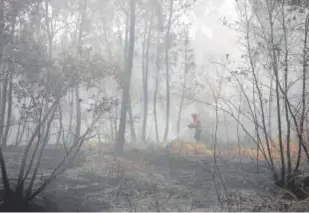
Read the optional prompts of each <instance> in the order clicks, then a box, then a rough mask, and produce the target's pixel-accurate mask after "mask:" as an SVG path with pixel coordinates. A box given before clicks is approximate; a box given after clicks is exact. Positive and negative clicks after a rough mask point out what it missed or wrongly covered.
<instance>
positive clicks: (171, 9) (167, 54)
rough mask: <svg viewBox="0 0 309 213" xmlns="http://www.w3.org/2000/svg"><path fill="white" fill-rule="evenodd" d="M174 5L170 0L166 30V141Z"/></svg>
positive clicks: (165, 134)
mask: <svg viewBox="0 0 309 213" xmlns="http://www.w3.org/2000/svg"><path fill="white" fill-rule="evenodd" d="M173 6H174V0H170V10H169V18H168V24H167V32H166V38H165V39H166V40H165V42H166V44H165V45H166V47H165V69H166V81H165V83H166V115H165V116H166V118H165V119H166V120H165V132H164V141H166V139H167V137H168V132H169V120H170V71H169V69H170V67H169V48H170V42H171V41H170V30H171V22H172V15H173Z"/></svg>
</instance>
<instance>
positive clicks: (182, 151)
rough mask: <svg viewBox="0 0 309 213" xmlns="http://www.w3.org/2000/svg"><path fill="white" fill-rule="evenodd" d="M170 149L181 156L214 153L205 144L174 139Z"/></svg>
mask: <svg viewBox="0 0 309 213" xmlns="http://www.w3.org/2000/svg"><path fill="white" fill-rule="evenodd" d="M168 149H169V151H170V152H172V153H174V154H177V155H181V156H188V155H194V154H195V155H211V154H212V151H211V150H210V149H207V148H206V146H205V145H204V144H202V143H198V142H193V141H172V142H171V144H169V146H168Z"/></svg>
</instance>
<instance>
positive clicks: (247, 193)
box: [4, 147, 272, 211]
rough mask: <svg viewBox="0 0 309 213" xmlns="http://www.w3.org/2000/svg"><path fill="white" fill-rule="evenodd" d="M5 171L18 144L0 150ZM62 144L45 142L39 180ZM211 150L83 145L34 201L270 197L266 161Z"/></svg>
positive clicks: (186, 203) (52, 206) (234, 206)
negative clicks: (185, 153) (108, 149)
mask: <svg viewBox="0 0 309 213" xmlns="http://www.w3.org/2000/svg"><path fill="white" fill-rule="evenodd" d="M4 155H5V158H6V159H7V163H8V167H9V171H10V177H11V179H12V180H13V179H14V178H15V177H16V171H17V166H18V162H20V157H21V156H22V150H21V149H20V148H7V149H6V150H5V151H4ZM62 156H63V150H61V149H60V148H54V147H49V148H47V149H46V150H45V153H44V159H43V161H42V163H41V170H40V177H39V178H38V179H39V181H40V180H44V178H45V177H47V176H48V174H49V173H50V171H51V170H52V169H53V168H54V167H55V165H56V164H57V162H59V160H61V158H62ZM213 159H214V158H213V156H203V157H196V156H191V157H179V156H175V155H173V154H171V153H169V152H168V151H167V150H164V149H161V150H153V149H145V150H134V149H132V150H126V152H125V155H124V156H123V157H122V158H115V157H114V156H113V155H112V154H108V153H104V152H99V153H98V152H92V151H89V150H84V151H82V152H81V153H80V154H79V155H78V156H77V158H76V160H75V163H74V166H73V167H71V168H70V169H68V170H67V171H66V172H65V173H64V174H63V175H61V176H59V177H58V178H57V179H56V181H54V182H53V183H52V184H51V185H50V186H49V187H48V188H47V189H46V190H45V191H44V193H42V194H41V195H40V196H39V197H38V199H37V200H36V201H35V202H36V203H37V204H38V205H40V206H43V207H44V209H45V210H46V211H215V210H216V211H220V210H226V211H228V210H233V211H241V210H247V211H250V210H252V209H253V208H254V206H256V205H259V204H265V203H266V202H270V199H269V198H268V196H271V194H270V193H269V191H268V190H266V189H268V188H269V187H270V186H271V185H272V184H271V177H270V175H269V174H268V172H267V167H266V165H259V173H257V168H256V165H255V162H254V161H253V160H250V159H242V160H241V162H240V160H239V159H232V158H231V157H228V156H225V157H217V158H216V163H214V160H213Z"/></svg>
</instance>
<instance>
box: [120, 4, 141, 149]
mask: <svg viewBox="0 0 309 213" xmlns="http://www.w3.org/2000/svg"><path fill="white" fill-rule="evenodd" d="M135 6H136V0H130V8H131V14H130V40H129V53H128V60H127V64H126V73H125V74H126V78H124V79H125V81H124V88H123V90H122V102H121V116H120V124H119V131H118V138H117V142H116V143H115V152H116V154H119V155H121V154H122V153H123V149H124V144H125V130H126V120H127V111H128V104H129V96H130V88H131V75H132V68H133V59H134V44H135Z"/></svg>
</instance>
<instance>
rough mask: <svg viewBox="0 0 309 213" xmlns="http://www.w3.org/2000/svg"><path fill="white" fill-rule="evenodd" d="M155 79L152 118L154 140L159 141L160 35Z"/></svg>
mask: <svg viewBox="0 0 309 213" xmlns="http://www.w3.org/2000/svg"><path fill="white" fill-rule="evenodd" d="M156 68H157V69H156V79H155V90H154V94H153V118H154V123H155V132H156V140H157V141H159V140H160V139H159V128H158V118H157V95H158V87H159V74H160V33H158V39H157V59H156Z"/></svg>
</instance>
